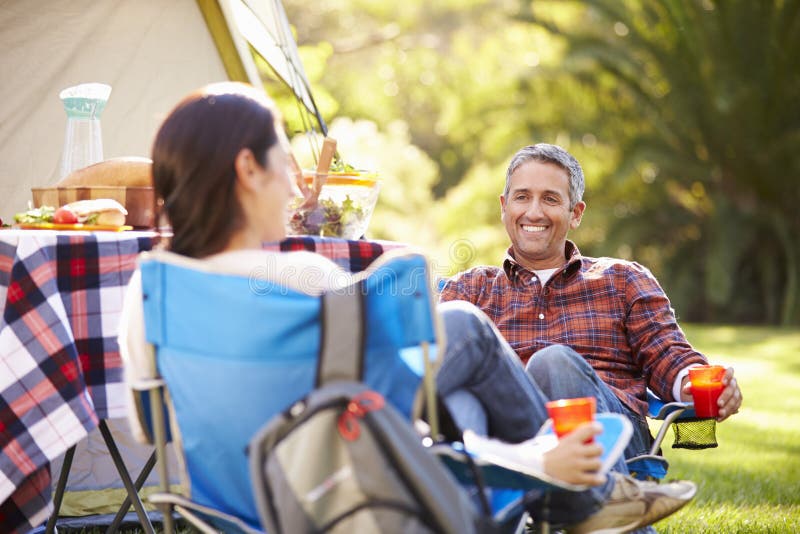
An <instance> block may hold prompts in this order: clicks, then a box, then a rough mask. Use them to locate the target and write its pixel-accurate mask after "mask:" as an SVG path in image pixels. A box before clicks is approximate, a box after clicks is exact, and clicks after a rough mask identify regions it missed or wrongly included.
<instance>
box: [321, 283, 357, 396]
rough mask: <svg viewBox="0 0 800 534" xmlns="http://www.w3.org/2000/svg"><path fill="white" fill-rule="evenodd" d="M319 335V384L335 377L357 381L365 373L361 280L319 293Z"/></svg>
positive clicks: (335, 378) (336, 378)
mask: <svg viewBox="0 0 800 534" xmlns="http://www.w3.org/2000/svg"><path fill="white" fill-rule="evenodd" d="M320 321H321V323H322V329H321V330H322V339H321V342H320V353H319V359H318V361H317V383H316V387H320V386H322V385H324V384H326V383H328V382H332V381H334V380H352V381H356V382H360V381H361V379H362V378H363V376H364V337H365V332H364V291H363V287H362V285H361V283H360V282H359V283H357V284H353V285H351V286H347V287H345V288H343V289H338V290H335V291H329V292H326V293H325V294H324V295H323V296H322V310H321V317H320Z"/></svg>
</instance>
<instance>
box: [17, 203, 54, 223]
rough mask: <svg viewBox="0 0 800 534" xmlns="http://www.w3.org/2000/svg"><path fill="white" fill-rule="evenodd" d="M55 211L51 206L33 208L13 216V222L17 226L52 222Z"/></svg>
mask: <svg viewBox="0 0 800 534" xmlns="http://www.w3.org/2000/svg"><path fill="white" fill-rule="evenodd" d="M55 212H56V209H55V208H54V207H52V206H42V207H41V208H33V209H30V210H28V211H23V212H21V213H17V214H16V215H14V222H16V223H18V224H39V223H47V222H53V215H54V214H55Z"/></svg>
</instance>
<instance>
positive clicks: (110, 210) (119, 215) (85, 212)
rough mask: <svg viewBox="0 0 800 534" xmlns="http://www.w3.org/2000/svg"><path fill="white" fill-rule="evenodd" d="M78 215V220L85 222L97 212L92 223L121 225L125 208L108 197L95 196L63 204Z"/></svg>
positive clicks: (125, 212) (125, 211) (125, 213)
mask: <svg viewBox="0 0 800 534" xmlns="http://www.w3.org/2000/svg"><path fill="white" fill-rule="evenodd" d="M64 207H65V208H68V209H70V210H71V211H72V212H73V213H75V215H76V216H77V217H78V221H79V222H85V221H86V220H87V219H88V218H89V217H91V216H92V215H95V214H97V218H96V219H95V220H94V224H100V225H108V226H122V225H124V224H125V216H126V215H127V214H128V212H127V210H125V208H124V207H122V204H120V203H119V202H117V201H116V200H113V199H110V198H97V199H94V200H78V201H77V202H70V203H69V204H66V205H65V206H64Z"/></svg>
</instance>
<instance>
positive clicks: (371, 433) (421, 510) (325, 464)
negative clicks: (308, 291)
mask: <svg viewBox="0 0 800 534" xmlns="http://www.w3.org/2000/svg"><path fill="white" fill-rule="evenodd" d="M356 293H359V292H356ZM350 296H351V297H352V295H350ZM342 300H343V299H341V298H335V297H332V296H329V295H325V297H323V316H324V315H326V310H327V312H328V315H329V316H330V314H331V312H333V310H334V309H335V310H336V314H335V315H336V316H338V317H347V314H346V313H342V309H343V307H344V305H343V302H342ZM344 300H346V301H347V300H352V299H344ZM326 301H328V302H326ZM350 304H352V303H350ZM360 306H361V304H360V303H358V304H357V306H356V309H355V311H353V310H351V312H353V313H358V314H360V313H361V307H360ZM350 317H352V315H351V316H350ZM356 317H360V315H356ZM354 323H359V324H360V323H361V321H347V324H348V327H347V328H348V329H349V330H348V329H345V328H326V327H325V326H323V331H324V332H323V343H322V347H323V348H322V349H321V353H322V354H321V356H320V365H319V370H318V377H317V383H318V387H317V388H316V389H315V390H313V391H312V392H311V393H310V394H309V395H307V396H306V397H305V398H303V399H301V400H299V401H297V402H296V403H294V404H293V405H292V406H291V407H289V408H288V409H287V410H285V411H284V412H283V413H281V414H278V415H276V416H275V417H274V418H273V419H272V420H270V421H269V422H268V423H267V424H266V425H265V426H264V427H262V429H261V430H259V431H258V432H257V433H256V435H255V436H254V437H253V439H252V440H251V442H250V445H249V448H248V454H249V461H250V476H251V480H252V483H253V491H254V498H255V501H256V507H257V509H258V514H259V517H260V519H261V522H262V525H263V526H264V528H265V529H266V530H267V532H268V533H269V534H281V533H289V534H295V533H301V532H335V533H347V534H350V533H353V532H358V533H362V532H384V533H399V532H408V533H417V532H460V533H471V532H475V529H476V524H479V523H478V519H477V518H476V513H475V509H474V508H473V506H472V503H471V502H470V501H469V499H468V497H467V496H466V493H465V492H464V491H463V490H462V489H461V487H459V485H458V483H457V482H456V480H455V479H454V477H453V476H452V475H451V474H450V472H449V471H447V469H446V468H445V466H444V465H443V464H442V463H441V461H440V460H439V459H438V458H437V457H435V456H434V455H433V454H431V453H429V452H428V450H427V449H426V447H425V446H423V444H422V441H421V438H420V436H419V435H418V434H417V432H416V430H415V429H414V427H413V425H412V424H411V422H410V421H409V420H408V419H406V418H404V417H403V416H402V415H401V414H400V413H399V412H398V411H397V410H396V409H395V408H394V407H393V406H391V405H390V404H389V402H388V401H386V400H385V399H384V398H383V397H382V396H381V395H380V394H379V393H377V392H375V391H372V390H370V389H369V388H368V387H367V386H366V385H365V384H363V383H361V382H358V381H357V380H358V379H360V378H361V377H360V374H361V365H362V358H363V354H362V348H361V346H360V345H361V343H362V342H361V339H362V338H361V335H360V334H361V332H359V331H355V332H353V324H354ZM323 324H324V325H325V323H324V322H323ZM326 326H327V325H326ZM358 328H360V327H357V329H356V330H358ZM325 332H327V333H328V335H326V333H325ZM331 332H338V333H337V334H336V335H335V336H331V335H330V333H331ZM342 332H345V334H342ZM342 335H343V336H344V337H347V338H348V339H341V336H342ZM326 337H336V338H337V339H326Z"/></svg>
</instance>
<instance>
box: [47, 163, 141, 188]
mask: <svg viewBox="0 0 800 534" xmlns="http://www.w3.org/2000/svg"><path fill="white" fill-rule="evenodd" d="M152 168H153V161H152V160H150V159H149V158H139V157H130V156H129V157H123V158H110V159H107V160H104V161H101V162H99V163H95V164H94V165H89V166H88V167H84V168H82V169H78V170H76V171H74V172H72V173H70V174H69V175H67V176H66V177H65V178H64V179H62V180H61V181H60V182H58V183H57V184H56V186H57V187H81V186H95V185H104V186H116V187H119V186H125V187H150V186H152V185H153V180H152Z"/></svg>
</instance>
